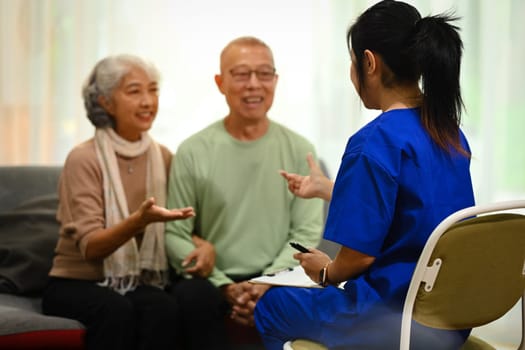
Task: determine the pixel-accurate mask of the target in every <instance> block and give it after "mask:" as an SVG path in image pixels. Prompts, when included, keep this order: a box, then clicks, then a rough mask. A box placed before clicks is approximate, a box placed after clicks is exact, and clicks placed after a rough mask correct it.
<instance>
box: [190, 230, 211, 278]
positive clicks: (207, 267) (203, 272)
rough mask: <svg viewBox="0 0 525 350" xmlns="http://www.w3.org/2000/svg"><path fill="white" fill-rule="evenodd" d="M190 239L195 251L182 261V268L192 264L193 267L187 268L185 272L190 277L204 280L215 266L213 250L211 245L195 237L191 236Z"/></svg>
mask: <svg viewBox="0 0 525 350" xmlns="http://www.w3.org/2000/svg"><path fill="white" fill-rule="evenodd" d="M191 239H192V241H193V244H195V249H194V250H192V251H191V252H190V253H189V254H188V255H187V256H186V258H185V259H184V260H183V261H182V267H185V266H188V265H189V264H191V263H192V262H194V265H193V266H191V267H188V268H187V269H186V270H185V272H187V273H189V274H190V275H192V276H196V277H203V278H206V277H208V276H209V275H210V274H211V272H212V271H213V267H214V266H215V248H214V247H213V244H211V243H210V242H208V241H206V240H205V239H203V238H201V237H199V236H197V235H192V236H191Z"/></svg>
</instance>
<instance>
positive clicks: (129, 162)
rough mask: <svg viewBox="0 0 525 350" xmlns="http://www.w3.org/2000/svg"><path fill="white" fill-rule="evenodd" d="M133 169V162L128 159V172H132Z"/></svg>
mask: <svg viewBox="0 0 525 350" xmlns="http://www.w3.org/2000/svg"><path fill="white" fill-rule="evenodd" d="M134 170H135V169H134V168H133V163H132V162H131V160H130V161H128V174H133V171H134Z"/></svg>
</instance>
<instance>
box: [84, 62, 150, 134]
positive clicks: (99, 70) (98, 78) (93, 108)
mask: <svg viewBox="0 0 525 350" xmlns="http://www.w3.org/2000/svg"><path fill="white" fill-rule="evenodd" d="M134 67H138V68H141V69H142V70H144V72H146V74H147V75H148V76H149V78H150V79H152V80H154V81H156V82H159V79H160V74H159V71H158V70H157V68H155V66H154V65H153V64H151V63H149V62H146V61H144V60H143V59H141V58H140V57H137V56H133V55H124V54H123V55H116V56H108V57H106V58H103V59H102V60H100V61H99V62H98V63H97V64H96V65H95V67H94V68H93V70H92V71H91V73H90V74H89V76H88V78H87V80H86V82H85V83H84V86H83V87H82V97H83V98H84V106H85V107H86V112H87V117H88V119H89V120H90V121H91V123H92V124H93V125H94V126H95V127H96V128H103V127H107V126H111V127H114V126H115V121H114V119H113V117H112V116H110V115H109V114H108V113H107V112H106V110H105V109H104V108H103V107H102V106H101V105H100V103H99V102H98V98H99V96H104V97H105V98H106V99H107V100H108V101H109V99H110V98H111V94H112V93H113V90H114V89H115V88H116V87H117V86H118V85H119V83H120V81H121V80H122V78H123V77H124V76H125V75H126V74H127V73H128V72H129V71H130V70H131V69H132V68H134Z"/></svg>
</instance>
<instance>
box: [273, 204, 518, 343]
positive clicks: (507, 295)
mask: <svg viewBox="0 0 525 350" xmlns="http://www.w3.org/2000/svg"><path fill="white" fill-rule="evenodd" d="M512 209H525V200H520V201H507V202H499V203H493V204H489V205H478V206H473V207H470V208H466V209H462V210H459V211H457V212H456V213H453V214H451V215H450V216H448V217H447V218H445V219H444V220H443V221H442V222H441V223H440V224H439V225H438V226H437V227H436V228H435V229H434V230H433V232H432V234H431V235H430V236H429V238H428V240H427V243H426V244H425V247H424V249H423V251H422V253H421V256H420V258H419V260H418V263H417V265H416V268H415V270H414V275H413V277H412V280H411V283H410V286H409V289H408V292H407V297H406V300H405V304H404V308H403V315H402V325H401V341H400V350H408V349H409V348H410V335H411V333H410V332H411V322H412V319H414V320H416V321H417V322H419V323H421V324H423V325H425V326H428V327H433V328H440V329H449V330H453V329H465V328H474V327H478V326H482V325H485V324H487V323H490V322H492V321H495V320H497V319H498V318H500V317H501V316H502V315H504V314H505V313H507V312H508V311H509V310H510V309H511V308H512V307H513V306H514V305H515V304H516V303H517V302H518V301H519V299H520V298H522V340H521V344H520V346H519V348H518V350H525V302H524V301H523V300H525V299H524V298H525V294H524V291H525V216H524V215H521V214H511V213H501V211H508V210H512ZM283 349H284V350H327V349H328V348H327V347H326V346H324V345H321V344H318V343H314V342H311V341H308V340H303V339H298V340H294V341H288V342H286V343H285V344H284V347H283ZM461 350H495V348H494V347H493V346H492V345H490V344H488V343H487V342H485V341H483V340H481V339H479V338H477V337H474V336H470V337H469V338H468V340H467V342H466V343H465V344H464V345H463V346H462V348H461Z"/></svg>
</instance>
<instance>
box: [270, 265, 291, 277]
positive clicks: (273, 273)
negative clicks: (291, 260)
mask: <svg viewBox="0 0 525 350" xmlns="http://www.w3.org/2000/svg"><path fill="white" fill-rule="evenodd" d="M292 270H293V267H287V268H286V269H282V270H279V271H275V272H272V273H267V274H265V276H275V275H277V274H278V273H281V272H285V271H292Z"/></svg>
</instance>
